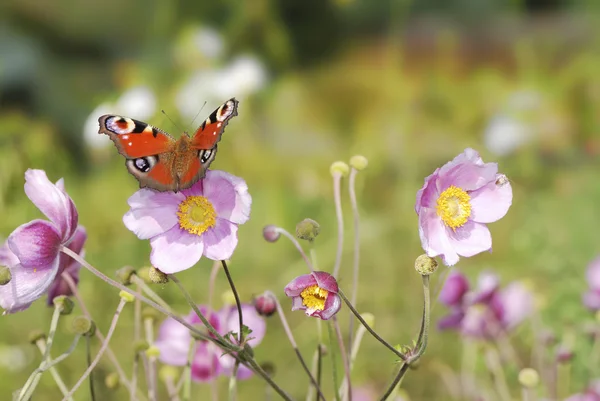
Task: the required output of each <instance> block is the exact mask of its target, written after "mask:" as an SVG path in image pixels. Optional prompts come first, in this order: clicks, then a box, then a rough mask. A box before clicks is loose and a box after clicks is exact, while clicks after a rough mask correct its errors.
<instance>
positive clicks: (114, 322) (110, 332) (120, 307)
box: [63, 298, 127, 401]
mask: <svg viewBox="0 0 600 401" xmlns="http://www.w3.org/2000/svg"><path fill="white" fill-rule="evenodd" d="M125 304H127V301H125V300H124V299H123V298H121V301H120V302H119V305H117V310H116V311H115V314H114V316H113V319H112V322H111V323H110V327H109V328H108V333H106V341H105V342H104V344H102V347H100V350H99V351H98V354H97V355H96V357H95V358H94V360H93V361H92V363H91V365H90V366H89V367H88V368H87V369H86V371H85V372H84V373H83V375H82V376H81V377H80V378H79V380H78V381H77V383H75V386H73V388H72V389H71V391H69V394H67V396H66V397H64V398H63V401H66V400H67V398H68V397H69V396H72V395H73V393H74V392H75V391H76V390H77V389H78V388H79V386H81V384H82V383H83V381H84V380H85V379H86V378H87V377H88V376H89V375H90V373H91V372H92V370H93V369H94V368H95V367H96V365H97V364H98V362H99V361H100V358H101V357H102V355H103V354H104V351H106V348H107V346H108V343H109V342H110V339H111V338H112V335H113V333H114V332H115V328H116V327H117V322H118V321H119V316H120V315H121V312H122V311H123V308H124V307H125Z"/></svg>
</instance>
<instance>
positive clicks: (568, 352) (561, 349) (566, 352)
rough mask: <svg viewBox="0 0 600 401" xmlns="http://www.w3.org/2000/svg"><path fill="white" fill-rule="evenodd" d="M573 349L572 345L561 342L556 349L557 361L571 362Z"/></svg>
mask: <svg viewBox="0 0 600 401" xmlns="http://www.w3.org/2000/svg"><path fill="white" fill-rule="evenodd" d="M574 355H575V354H574V353H573V350H572V349H571V347H569V346H567V345H565V344H561V345H559V346H558V348H557V350H556V362H558V363H569V362H571V360H572V359H573V356H574Z"/></svg>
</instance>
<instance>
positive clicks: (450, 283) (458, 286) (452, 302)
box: [438, 270, 469, 306]
mask: <svg viewBox="0 0 600 401" xmlns="http://www.w3.org/2000/svg"><path fill="white" fill-rule="evenodd" d="M467 291H469V281H468V280H467V278H466V277H465V275H464V274H462V273H461V272H459V271H457V270H452V271H451V272H450V274H449V275H448V278H447V279H446V282H445V283H444V286H443V287H442V290H441V291H440V295H439V297H438V299H439V300H440V302H441V303H443V304H444V305H446V306H457V305H460V304H461V303H462V300H463V297H464V295H465V294H466V293H467Z"/></svg>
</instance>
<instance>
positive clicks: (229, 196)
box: [123, 170, 252, 274]
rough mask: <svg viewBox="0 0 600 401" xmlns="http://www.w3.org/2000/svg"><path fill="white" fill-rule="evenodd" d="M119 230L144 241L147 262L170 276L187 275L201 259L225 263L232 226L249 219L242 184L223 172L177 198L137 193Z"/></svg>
mask: <svg viewBox="0 0 600 401" xmlns="http://www.w3.org/2000/svg"><path fill="white" fill-rule="evenodd" d="M128 203H129V206H130V207H131V209H130V210H129V211H128V212H127V213H126V214H125V216H123V223H125V226H126V227H127V228H128V229H129V230H131V231H133V232H134V233H135V235H137V236H138V238H140V239H150V245H151V246H152V252H151V253H150V262H151V263H152V265H153V266H154V267H156V268H157V269H159V270H160V271H162V272H164V273H167V274H170V273H176V272H179V271H182V270H186V269H189V268H190V267H192V266H194V265H195V264H196V263H198V261H199V260H200V258H201V257H202V256H206V257H207V258H209V259H212V260H224V259H229V258H230V257H231V255H232V254H233V251H234V250H235V247H236V246H237V242H238V239H237V230H238V225H239V224H243V223H245V222H246V221H248V219H249V218H250V206H251V204H252V198H251V197H250V194H249V193H248V186H247V185H246V182H245V181H244V180H243V179H241V178H239V177H235V176H233V175H231V174H228V173H225V172H223V171H212V170H209V171H207V172H206V177H205V178H204V179H202V180H200V181H198V182H197V183H196V184H194V185H193V186H192V187H191V188H189V189H184V190H183V191H181V192H158V191H154V190H152V189H140V190H139V191H137V192H136V193H135V194H133V195H132V196H131V197H130V198H129V200H128Z"/></svg>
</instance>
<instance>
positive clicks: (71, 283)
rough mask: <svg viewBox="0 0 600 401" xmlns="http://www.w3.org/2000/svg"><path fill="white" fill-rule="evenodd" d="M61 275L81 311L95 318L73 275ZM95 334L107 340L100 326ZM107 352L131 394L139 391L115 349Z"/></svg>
mask: <svg viewBox="0 0 600 401" xmlns="http://www.w3.org/2000/svg"><path fill="white" fill-rule="evenodd" d="M61 277H62V279H63V280H65V281H66V283H67V285H68V286H69V289H70V290H71V292H72V293H73V296H74V297H75V300H76V301H77V305H79V307H80V308H81V311H82V312H83V314H84V316H85V317H87V318H88V319H90V320H94V319H93V317H92V315H91V314H90V312H89V311H88V309H87V307H86V305H85V302H84V301H83V298H82V297H81V295H80V294H79V290H78V289H77V284H75V282H74V281H73V279H72V278H71V276H70V275H69V274H68V273H63V274H62V275H61ZM136 300H137V301H138V302H139V300H138V299H137V298H136ZM94 335H95V336H96V338H97V339H98V341H100V343H101V344H103V343H104V342H105V338H104V335H103V334H102V332H101V331H100V329H99V328H98V327H96V332H95V334H94ZM106 354H107V355H108V359H109V360H110V362H111V363H112V364H113V366H114V368H115V369H116V370H117V374H118V375H119V380H120V382H121V383H122V384H123V385H124V386H125V387H126V388H127V389H129V391H130V394H135V391H138V390H137V387H136V385H135V384H134V383H133V381H132V382H130V381H129V379H127V375H126V374H125V371H124V370H123V368H122V367H121V364H120V363H119V360H118V359H117V356H116V355H115V353H114V352H113V350H112V349H111V348H110V346H108V347H107V348H106ZM138 392H139V391H138ZM134 398H135V397H134V396H132V398H131V399H132V400H133V399H134ZM144 399H145V397H144Z"/></svg>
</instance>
